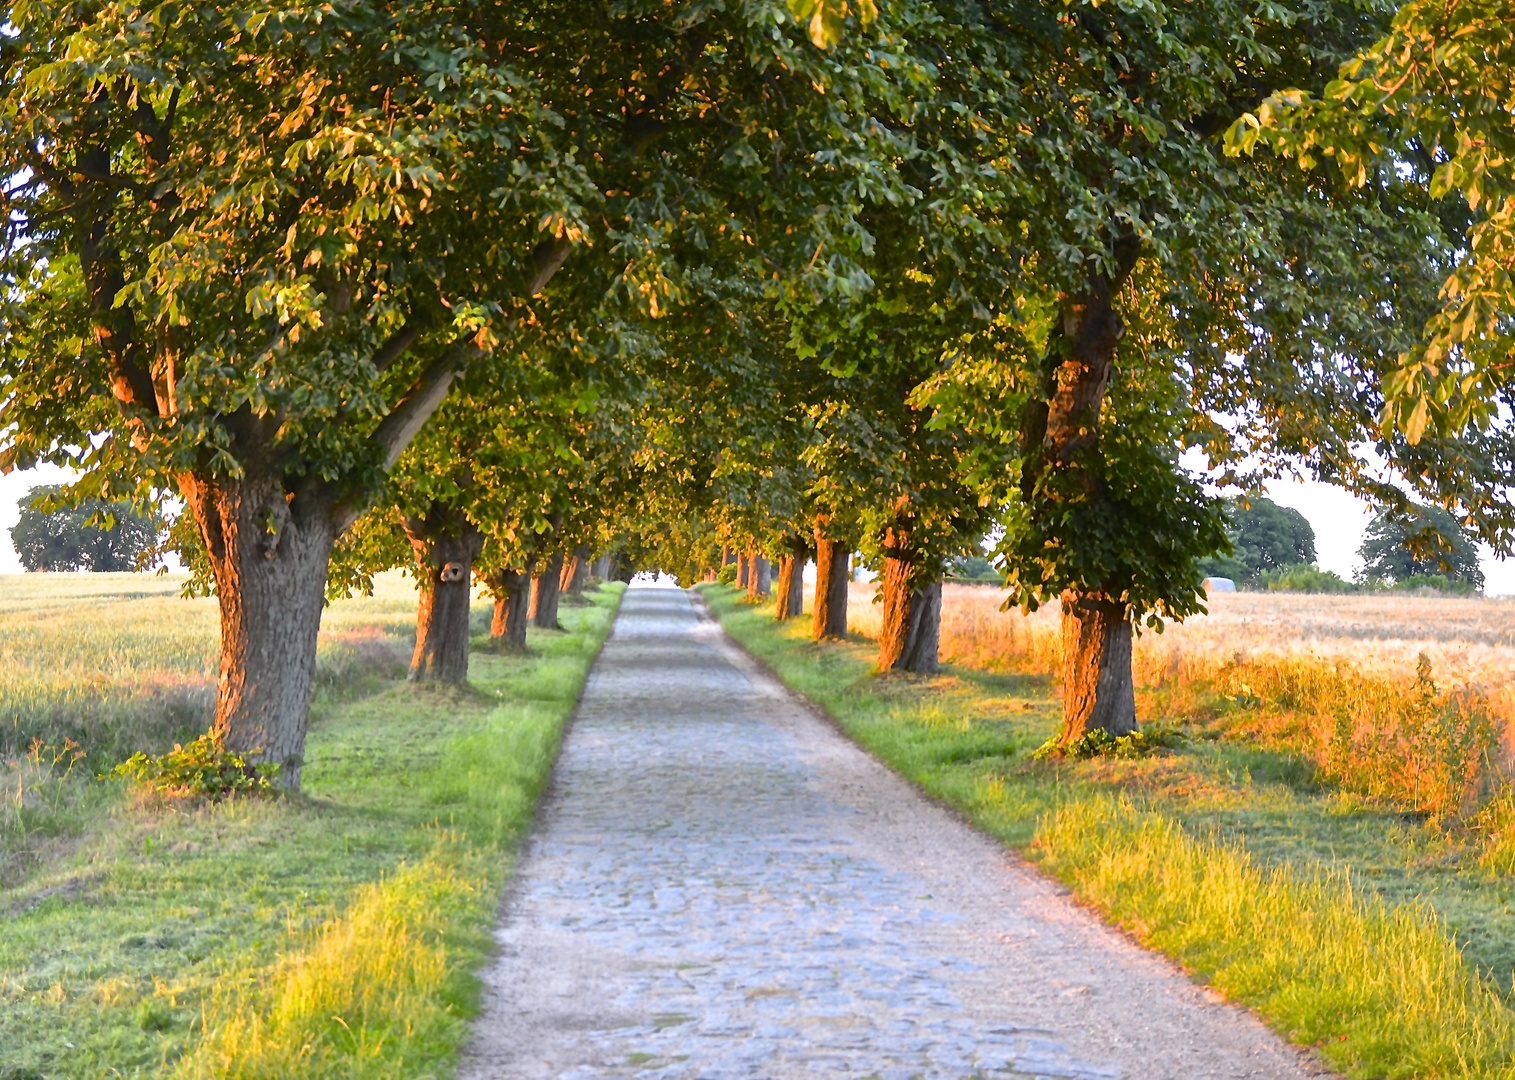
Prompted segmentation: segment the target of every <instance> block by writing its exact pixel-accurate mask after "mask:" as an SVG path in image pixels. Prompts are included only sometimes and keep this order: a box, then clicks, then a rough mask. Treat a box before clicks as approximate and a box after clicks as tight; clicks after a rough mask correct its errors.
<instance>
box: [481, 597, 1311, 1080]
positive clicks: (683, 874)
mask: <svg viewBox="0 0 1515 1080" xmlns="http://www.w3.org/2000/svg"><path fill="white" fill-rule="evenodd" d="M498 936H499V941H500V946H501V953H500V956H499V958H498V960H497V961H496V962H495V963H494V965H493V966H492V967H491V968H490V969H489V970H488V972H487V973H486V1000H485V1009H484V1013H483V1015H482V1016H481V1017H480V1018H479V1020H478V1021H477V1022H476V1025H475V1031H474V1037H473V1040H472V1043H471V1045H470V1047H469V1049H468V1051H467V1053H466V1055H465V1061H464V1066H463V1069H462V1075H463V1076H464V1077H466V1078H469V1080H483V1078H501V1080H505V1078H508V1080H535V1078H539V1077H555V1078H564V1080H569V1078H571V1080H592V1078H611V1077H618V1078H619V1077H649V1078H650V1077H667V1078H679V1080H685V1078H688V1080H695V1078H709V1080H717V1078H727V1077H732V1078H736V1077H750V1078H760V1080H787V1078H791V1077H807V1078H811V1077H820V1076H846V1077H857V1078H866V1077H877V1078H879V1080H908V1078H913V1077H922V1078H933V1080H934V1078H942V1080H964V1078H968V1077H983V1078H991V1077H1077V1078H1090V1080H1093V1078H1113V1077H1132V1078H1141V1080H1159V1078H1169V1077H1171V1078H1174V1080H1180V1078H1182V1080H1193V1078H1199V1077H1227V1078H1229V1077H1265V1078H1269V1080H1294V1078H1302V1077H1306V1076H1313V1075H1319V1074H1318V1073H1317V1072H1316V1071H1315V1070H1314V1069H1313V1068H1312V1067H1311V1066H1310V1065H1309V1063H1308V1062H1307V1061H1306V1060H1305V1059H1304V1058H1303V1057H1302V1056H1301V1055H1300V1054H1299V1053H1298V1052H1297V1051H1295V1050H1293V1049H1292V1048H1290V1047H1288V1046H1287V1045H1285V1044H1283V1043H1282V1042H1281V1041H1280V1040H1279V1039H1278V1038H1277V1037H1276V1036H1274V1035H1272V1034H1271V1033H1270V1032H1268V1031H1267V1030H1266V1029H1265V1028H1264V1027H1263V1026H1262V1025H1261V1024H1260V1023H1259V1022H1258V1021H1257V1020H1255V1019H1254V1018H1252V1017H1251V1016H1249V1015H1248V1014H1246V1013H1245V1012H1242V1011H1241V1010H1238V1009H1235V1008H1232V1007H1230V1006H1227V1005H1224V1004H1222V1003H1219V1002H1218V1001H1216V1000H1213V999H1212V998H1211V997H1210V995H1209V994H1208V992H1206V991H1205V990H1203V989H1201V988H1200V987H1197V986H1196V985H1194V984H1193V983H1191V982H1190V981H1188V980H1187V979H1185V978H1184V977H1183V976H1182V975H1181V974H1179V973H1178V972H1176V971H1175V970H1174V969H1173V967H1172V966H1171V965H1170V964H1168V963H1167V962H1166V961H1163V960H1161V959H1160V958H1157V957H1155V956H1153V955H1151V954H1149V953H1146V952H1144V951H1143V950H1141V949H1139V948H1137V947H1136V946H1135V945H1133V944H1132V943H1131V942H1130V941H1129V940H1127V939H1126V938H1124V937H1122V936H1121V935H1120V934H1118V933H1116V932H1114V931H1112V930H1110V929H1108V928H1107V927H1105V926H1104V925H1103V924H1101V923H1100V922H1098V921H1097V920H1096V919H1095V918H1093V917H1092V916H1090V915H1089V914H1088V913H1086V912H1084V911H1082V910H1081V909H1079V908H1077V907H1076V906H1075V905H1073V904H1072V903H1071V902H1070V901H1069V900H1068V899H1067V897H1066V895H1065V894H1064V893H1063V892H1062V891H1061V890H1060V889H1058V888H1057V887H1056V886H1054V885H1052V884H1050V883H1048V882H1047V881H1046V880H1044V879H1043V878H1041V877H1040V876H1039V875H1037V874H1036V873H1035V872H1034V871H1032V870H1030V869H1029V868H1028V867H1026V866H1025V865H1024V864H1022V863H1020V862H1019V861H1017V860H1016V859H1015V858H1014V857H1013V856H1011V855H1008V854H1007V853H1005V852H1004V851H1003V850H1002V849H1001V848H1000V847H999V846H998V845H996V844H994V843H992V842H990V841H988V840H986V839H984V838H983V837H981V836H979V835H978V834H976V833H974V832H973V831H972V830H970V829H968V828H967V827H966V826H964V825H962V824H961V823H960V822H959V821H957V820H956V819H955V818H953V817H952V816H951V815H950V814H948V813H947V812H945V811H943V810H942V809H940V808H938V807H936V806H934V805H932V804H930V803H928V802H926V801H925V800H924V799H922V798H921V797H920V796H919V795H917V794H916V793H915V792H914V791H913V790H912V789H911V788H910V787H909V786H908V785H906V784H905V783H904V782H903V781H901V780H899V779H898V778H897V777H895V776H894V775H893V774H891V773H889V772H888V771H887V770H885V769H884V768H883V767H882V766H880V765H878V764H877V763H876V762H874V761H873V760H872V759H871V758H869V757H868V756H867V755H865V754H864V753H863V752H862V751H860V750H858V749H857V748H856V747H855V746H853V744H851V743H850V742H848V741H847V740H846V739H844V738H843V737H842V736H841V735H839V734H838V733H837V732H836V731H834V730H833V729H832V728H831V727H830V726H829V725H828V724H827V723H825V722H824V721H822V720H820V719H818V718H817V717H815V716H814V715H812V714H811V713H809V712H808V711H806V710H805V709H803V708H801V707H800V706H799V705H798V704H797V703H796V702H795V701H794V700H793V699H792V698H790V697H789V696H788V695H787V693H786V692H785V691H784V690H783V689H782V688H781V687H779V686H777V685H775V684H774V683H773V681H772V680H771V679H769V678H767V677H765V676H763V675H762V674H760V673H759V672H758V671H757V670H755V668H754V666H753V665H752V663H751V661H750V660H749V659H747V657H746V656H745V654H743V653H741V652H740V651H739V650H738V649H737V648H736V647H735V646H734V645H732V644H731V643H730V642H729V641H728V639H726V638H725V636H724V635H723V633H722V632H721V631H720V629H719V628H718V627H717V626H716V625H715V624H714V623H713V622H711V621H710V620H709V619H708V618H707V617H705V616H703V615H702V614H701V613H700V611H699V609H698V608H697V607H696V602H693V601H691V599H690V598H689V597H688V596H687V595H686V594H685V593H683V592H681V591H679V590H675V589H666V588H662V589H660V588H634V589H631V590H629V591H628V592H627V593H626V596H625V599H624V602H623V603H622V606H621V613H620V616H619V618H618V619H617V621H616V626H615V632H614V634H613V635H612V637H611V639H610V640H609V642H607V644H606V647H605V651H604V652H603V653H602V655H601V657H600V659H599V661H598V663H597V664H596V665H595V668H594V670H593V672H592V674H591V675H590V679H589V683H588V685H587V687H586V690H585V695H584V700H583V703H582V705H581V706H580V709H579V711H578V714H577V716H576V718H575V720H574V722H573V726H572V728H571V729H570V732H569V735H568V738H567V740H566V742H565V744H564V749H563V756H562V759H561V761H560V763H559V765H558V770H557V774H556V779H555V782H554V787H553V790H552V791H551V792H550V793H549V795H548V797H547V799H546V801H545V804H544V806H543V810H542V816H541V821H540V823H539V827H538V830H537V833H536V835H535V837H534V839H533V840H532V842H531V843H530V845H529V847H528V850H527V852H526V853H525V855H524V856H523V859H522V861H521V863H520V864H519V868H518V872H517V876H516V879H515V886H514V888H513V891H512V893H511V895H510V896H509V897H508V899H507V903H506V909H505V912H504V921H503V923H502V926H501V928H500V930H499V935H498Z"/></svg>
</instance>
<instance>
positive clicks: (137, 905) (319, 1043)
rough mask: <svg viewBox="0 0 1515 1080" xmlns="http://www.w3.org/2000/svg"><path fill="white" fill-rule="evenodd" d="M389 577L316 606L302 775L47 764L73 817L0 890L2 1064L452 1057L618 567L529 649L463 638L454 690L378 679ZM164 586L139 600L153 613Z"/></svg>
mask: <svg viewBox="0 0 1515 1080" xmlns="http://www.w3.org/2000/svg"><path fill="white" fill-rule="evenodd" d="M391 592H392V594H393V595H390V594H389V593H385V592H383V591H382V590H381V595H380V596H379V597H377V598H376V599H372V600H367V601H354V602H351V603H350V604H347V605H338V606H334V608H333V609H332V612H331V613H330V616H329V617H328V620H327V626H328V627H329V628H330V631H331V632H330V634H329V635H327V637H326V640H324V641H323V670H324V671H325V672H326V673H327V677H326V679H325V683H326V688H325V690H324V691H323V694H322V697H321V700H320V701H319V702H318V706H317V708H316V710H315V713H314V715H313V722H312V728H311V734H310V740H309V745H308V752H307V756H306V760H307V764H306V768H305V789H304V791H303V792H302V793H301V794H300V795H299V796H296V797H289V798H280V799H239V800H234V801H231V802H226V803H221V804H216V805H210V806H201V807H198V808H190V809H181V810H173V809H162V808H159V809H152V808H147V807H143V806H140V805H136V804H134V803H133V801H132V800H131V799H129V798H128V797H127V796H126V795H125V794H124V793H123V792H121V791H120V789H118V788H114V787H112V786H111V785H107V784H102V783H99V782H95V781H90V782H88V783H86V784H83V785H78V784H76V783H75V781H74V780H73V779H71V780H69V781H68V782H66V783H65V782H60V783H59V784H58V785H57V790H58V791H59V792H60V793H62V794H61V795H60V798H61V799H62V801H64V802H69V800H72V803H71V805H70V806H68V807H65V808H64V809H63V810H62V811H60V813H67V814H70V815H72V816H71V818H70V819H69V820H70V821H71V822H72V826H73V829H72V835H68V834H67V833H68V830H63V831H61V832H59V831H55V832H54V834H52V835H51V836H49V837H45V838H44V840H43V841H40V843H43V844H44V846H45V845H46V844H51V845H52V848H51V850H50V851H49V852H48V853H47V857H45V858H42V859H33V860H31V863H30V866H29V869H28V870H26V872H25V876H24V880H22V881H21V882H20V883H19V884H13V885H12V887H10V888H8V889H5V890H3V891H0V1077H3V1078H5V1080H21V1078H32V1077H48V1078H51V1077H101V1076H142V1077H146V1076H182V1077H201V1076H204V1077H211V1076H216V1077H222V1076H237V1077H290V1076H299V1077H326V1076H341V1077H423V1076H436V1075H446V1074H447V1073H448V1072H449V1069H450V1062H451V1060H452V1058H453V1056H454V1055H455V1052H456V1050H457V1048H458V1046H459V1045H460V1043H461V1040H462V1038H463V1036H464V1034H465V1026H464V1025H465V1021H466V1017H467V1016H468V1015H469V1013H470V1010H471V1009H472V1008H473V1005H474V997H475V993H476V988H475V983H474V980H473V976H472V974H471V973H472V971H473V970H474V969H475V968H476V967H477V965H478V963H479V962H480V960H481V959H482V958H483V956H484V955H485V953H486V951H487V948H488V942H489V938H488V934H487V931H488V927H489V924H490V922H491V920H492V918H493V913H494V909H495V905H496V902H497V899H498V896H499V891H500V888H501V886H502V884H503V881H504V875H505V873H506V871H507V869H508V865H509V859H510V856H511V853H512V852H513V851H514V848H515V844H516V842H517V840H518V839H519V837H520V835H521V833H522V831H523V830H524V829H525V828H526V826H527V825H528V823H529V821H530V817H531V813H532V808H533V806H534V804H535V801H536V798H537V796H538V794H539V793H540V791H541V788H542V785H543V783H544V782H545V780H546V777H547V774H548V771H549V770H550V767H551V763H552V761H553V758H554V756H555V754H556V750H557V745H558V740H559V737H560V734H561V731H562V725H563V723H564V721H565V720H566V718H567V716H568V714H569V712H570V711H571V709H572V705H573V702H574V701H575V700H576V698H577V695H578V692H579V689H580V687H581V686H582V684H583V680H584V676H585V674H586V672H587V670H588V665H589V662H590V660H591V659H592V657H593V655H594V654H595V652H596V651H597V649H598V647H599V643H600V642H601V641H602V640H603V639H604V636H605V634H606V633H607V632H608V630H609V626H610V622H611V619H612V617H613V614H614V609H615V606H616V604H617V603H618V600H619V595H620V589H619V587H618V586H617V587H614V588H610V589H606V590H603V591H599V592H595V593H592V594H591V595H590V601H591V602H590V603H589V604H588V605H587V606H584V607H565V608H563V610H562V621H563V624H564V626H565V627H566V631H565V632H536V631H533V632H532V635H531V638H530V645H531V648H532V650H533V652H532V654H531V655H529V656H527V657H505V656H496V655H492V654H490V653H488V652H487V651H484V650H483V649H477V650H476V651H475V654H474V657H473V661H472V664H471V668H470V674H471V677H472V683H473V685H472V688H471V689H470V690H469V691H467V692H457V691H450V692H449V691H435V690H417V689H415V688H410V687H407V686H406V685H405V684H404V683H403V682H399V681H397V680H396V679H395V678H394V676H395V675H397V674H398V670H399V669H398V666H397V665H398V659H397V658H398V657H400V656H402V655H403V650H404V648H405V646H406V640H405V635H406V634H408V633H409V631H410V625H411V620H413V618H414V594H413V593H410V595H409V596H406V595H405V590H404V589H403V588H399V587H397V588H394V589H392V590H391ZM160 601H161V602H162V603H167V601H166V599H162V598H156V597H155V598H152V602H151V603H150V604H149V605H146V606H144V607H143V608H142V609H141V610H142V611H143V613H144V614H147V615H150V617H152V618H154V619H156V618H158V617H159V615H160V612H159V611H158V608H157V606H156V605H157V604H159V603H160ZM176 602H177V601H176ZM175 610H178V609H175ZM187 611H188V614H186V615H184V616H181V618H182V621H183V623H184V624H186V625H189V624H191V623H192V621H193V619H194V618H195V615H194V610H193V607H191V608H190V609H187ZM212 625H213V624H212ZM139 629H140V632H141V633H142V634H144V635H146V636H147V637H152V634H153V633H154V632H155V631H153V630H152V628H139ZM181 629H182V628H180V627H165V628H163V630H162V632H164V633H168V634H173V633H178V632H179V631H180V630H181ZM476 629H478V630H480V631H482V629H483V628H482V625H479V626H476ZM38 632H39V633H40V632H42V631H41V630H39V631H38ZM184 632H185V633H189V631H187V630H186V631H184ZM482 641H483V639H482V637H479V638H476V639H475V643H476V645H480V644H482ZM365 657H366V659H365ZM386 657H387V659H385V658H386ZM137 666H138V667H139V668H142V669H151V667H152V665H151V663H150V662H149V661H147V660H142V661H141V662H140V663H139V664H138V665H137ZM127 667H130V663H128V664H127ZM197 671H203V669H196V668H195V667H194V665H193V663H192V662H189V661H186V663H185V664H184V672H185V674H184V678H183V680H182V681H183V682H185V683H191V682H193V680H194V678H196V677H197ZM128 674H129V675H133V673H131V672H130V671H128ZM133 677H134V675H133ZM102 699H103V700H105V701H106V702H107V705H108V706H109V707H114V708H116V709H117V711H116V712H115V713H113V714H112V715H114V716H116V717H117V718H118V720H119V719H120V718H122V717H125V718H126V719H125V721H124V722H133V723H141V724H143V725H144V730H147V729H150V728H152V725H153V724H157V723H161V720H158V719H154V718H153V716H152V715H150V714H149V713H148V712H146V711H141V712H138V713H132V712H131V710H130V708H127V707H124V706H122V707H117V706H110V702H111V700H112V699H111V698H110V696H109V695H102ZM143 716H146V717H148V719H146V720H142V719H140V717H143ZM90 753H91V754H92V755H104V754H107V753H108V751H106V750H104V749H101V748H99V747H93V748H91V750H90ZM23 764H24V762H23ZM12 771H13V772H16V773H18V774H19V772H20V771H21V769H20V768H18V767H15V766H13V768H12ZM34 809H35V807H34ZM31 835H32V836H33V839H32V840H31V841H29V842H30V843H32V844H33V845H34V846H36V845H37V844H38V843H39V841H37V840H36V839H35V837H36V835H37V833H36V831H35V830H34V832H33V833H32V834H31Z"/></svg>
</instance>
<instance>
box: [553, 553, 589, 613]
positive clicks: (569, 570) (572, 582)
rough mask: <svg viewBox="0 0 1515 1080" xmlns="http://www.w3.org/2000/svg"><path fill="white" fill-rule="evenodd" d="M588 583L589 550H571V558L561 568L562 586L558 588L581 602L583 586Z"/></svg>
mask: <svg viewBox="0 0 1515 1080" xmlns="http://www.w3.org/2000/svg"><path fill="white" fill-rule="evenodd" d="M588 581H589V549H588V548H587V547H576V548H574V549H573V558H572V559H570V560H569V561H568V564H567V565H566V566H564V567H563V578H562V584H561V585H560V586H559V588H560V589H561V590H562V591H563V592H565V593H567V594H568V595H569V596H571V597H573V598H574V599H575V600H581V599H583V597H584V586H585V584H586V583H587V582H588Z"/></svg>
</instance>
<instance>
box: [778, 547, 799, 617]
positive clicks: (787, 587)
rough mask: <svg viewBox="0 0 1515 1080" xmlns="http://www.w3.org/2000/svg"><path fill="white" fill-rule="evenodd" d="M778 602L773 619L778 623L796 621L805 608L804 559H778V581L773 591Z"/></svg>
mask: <svg viewBox="0 0 1515 1080" xmlns="http://www.w3.org/2000/svg"><path fill="white" fill-rule="evenodd" d="M775 592H777V594H778V600H777V601H776V602H775V604H774V609H773V617H774V618H775V619H777V620H779V621H780V622H783V621H784V620H785V619H798V618H799V617H800V616H801V615H803V614H804V606H805V557H804V556H803V555H785V556H783V557H782V558H780V559H779V581H778V586H777V588H776V589H775Z"/></svg>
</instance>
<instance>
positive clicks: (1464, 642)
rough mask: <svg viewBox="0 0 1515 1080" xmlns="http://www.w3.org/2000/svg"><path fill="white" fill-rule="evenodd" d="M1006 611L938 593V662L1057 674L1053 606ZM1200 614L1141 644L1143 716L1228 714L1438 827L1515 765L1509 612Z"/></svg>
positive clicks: (854, 611)
mask: <svg viewBox="0 0 1515 1080" xmlns="http://www.w3.org/2000/svg"><path fill="white" fill-rule="evenodd" d="M875 593H876V587H875V585H874V584H872V583H866V584H865V583H855V584H854V585H853V586H852V591H851V595H850V600H849V606H848V616H849V618H848V626H849V629H850V630H852V631H853V632H854V633H857V634H861V635H862V636H864V637H870V638H871V637H877V635H878V630H879V620H880V610H881V609H880V607H879V606H878V605H877V604H874V603H872V602H871V601H872V600H873V597H874V595H875ZM1003 602H1004V593H1003V592H1001V591H1000V590H999V589H995V588H989V587H983V586H972V585H947V586H944V588H943V590H942V634H941V655H942V659H943V660H945V661H947V662H950V663H955V664H961V665H963V666H966V667H971V668H976V669H980V670H987V671H1020V672H1028V673H1034V674H1042V675H1049V676H1056V674H1057V672H1058V668H1059V665H1060V662H1061V654H1062V649H1061V640H1060V625H1059V620H1060V611H1059V608H1058V606H1057V605H1056V604H1053V605H1050V606H1048V607H1045V608H1043V609H1042V610H1040V611H1038V612H1036V613H1034V614H1032V615H1029V616H1028V615H1022V614H1021V613H1020V611H1019V610H1014V609H1012V610H1011V611H1008V612H1006V611H1001V610H1000V606H1001V604H1003ZM1209 608H1210V611H1209V614H1207V615H1202V616H1197V617H1195V618H1191V619H1188V620H1186V621H1184V622H1182V623H1169V624H1168V625H1167V626H1166V627H1165V628H1164V630H1163V632H1161V633H1158V632H1155V631H1152V630H1147V631H1146V632H1144V633H1142V634H1141V635H1140V636H1139V637H1138V639H1137V641H1136V645H1135V648H1134V650H1133V667H1134V673H1135V677H1136V682H1137V686H1138V687H1139V688H1140V691H1141V693H1140V700H1139V707H1140V708H1141V710H1142V712H1143V713H1144V714H1145V715H1144V716H1143V719H1160V720H1179V721H1200V722H1211V721H1215V720H1216V719H1217V714H1218V713H1219V714H1223V717H1224V719H1223V723H1224V726H1225V728H1226V730H1227V732H1228V733H1229V734H1231V735H1234V736H1236V737H1245V738H1250V739H1254V740H1257V741H1260V742H1262V743H1264V744H1267V745H1270V746H1274V747H1276V748H1278V749H1283V750H1289V751H1292V752H1295V753H1299V754H1302V755H1303V756H1306V757H1308V758H1310V759H1311V760H1313V761H1314V762H1315V763H1316V764H1317V765H1318V766H1319V768H1320V770H1321V774H1322V776H1323V777H1324V778H1328V779H1331V780H1334V781H1338V782H1340V783H1342V784H1343V785H1344V786H1346V787H1349V788H1351V789H1353V790H1356V791H1359V792H1362V793H1363V794H1367V795H1370V796H1374V797H1379V798H1383V799H1386V800H1388V801H1390V802H1393V803H1395V804H1397V805H1401V806H1405V807H1409V808H1413V809H1416V810H1422V811H1425V812H1428V813H1431V814H1434V815H1438V816H1453V815H1457V814H1467V813H1469V812H1470V811H1472V810H1473V809H1475V808H1476V807H1477V806H1478V805H1480V804H1481V803H1482V802H1483V801H1484V800H1485V799H1486V798H1487V797H1488V796H1489V795H1490V794H1491V793H1492V792H1493V791H1494V790H1495V789H1496V788H1497V787H1499V786H1500V785H1501V784H1502V782H1503V780H1504V779H1505V778H1506V777H1507V776H1509V775H1510V773H1511V772H1512V769H1515V602H1512V601H1509V600H1486V599H1480V598H1450V597H1430V596H1404V595H1392V594H1362V595H1348V596H1331V595H1316V594H1298V593H1234V594H1225V593H1222V594H1216V595H1214V596H1211V597H1210V600H1209ZM1422 657H1424V660H1422ZM1427 665H1428V666H1427Z"/></svg>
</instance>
